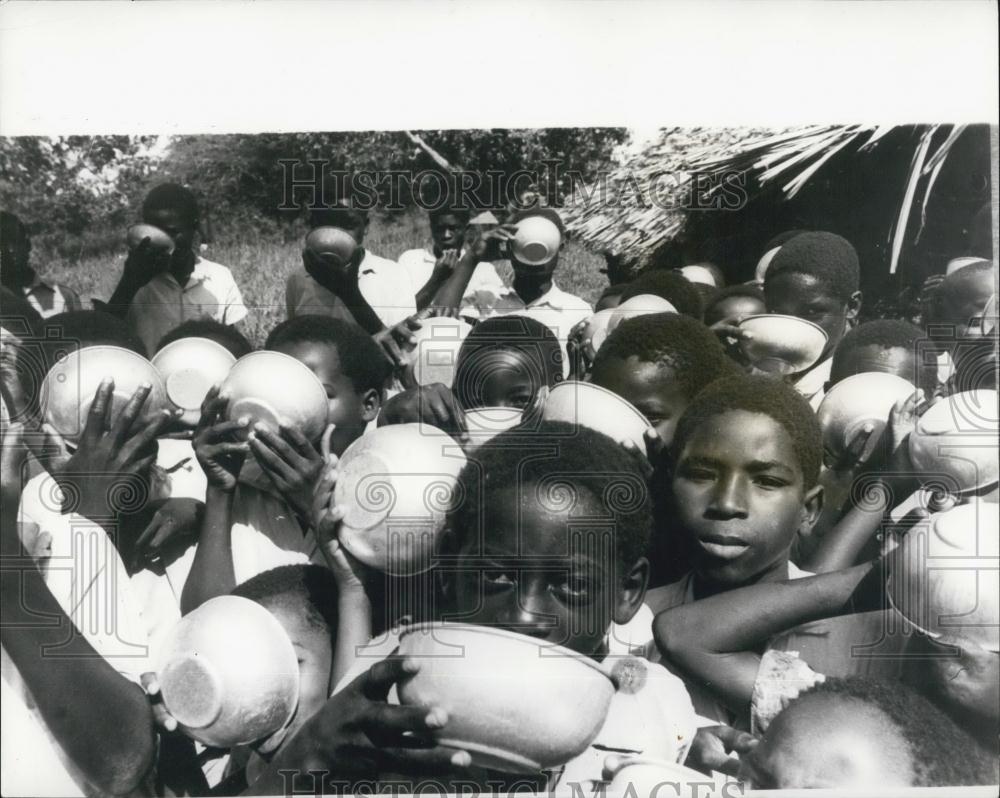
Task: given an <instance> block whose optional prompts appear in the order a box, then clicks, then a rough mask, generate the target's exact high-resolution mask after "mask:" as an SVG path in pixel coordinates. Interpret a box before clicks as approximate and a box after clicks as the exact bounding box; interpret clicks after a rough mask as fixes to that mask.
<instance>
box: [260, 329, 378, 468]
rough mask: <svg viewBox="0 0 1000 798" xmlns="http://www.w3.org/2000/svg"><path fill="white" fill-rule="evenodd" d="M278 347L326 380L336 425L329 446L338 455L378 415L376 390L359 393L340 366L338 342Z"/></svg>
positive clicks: (331, 419) (330, 412) (331, 418)
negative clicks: (333, 344)
mask: <svg viewBox="0 0 1000 798" xmlns="http://www.w3.org/2000/svg"><path fill="white" fill-rule="evenodd" d="M275 351H276V352H281V353H282V354H285V355H289V356H290V357H294V358H295V359H296V360H298V361H300V362H302V363H304V364H305V365H306V366H308V367H309V369H310V371H312V373H313V374H315V375H316V376H317V377H318V378H319V381H320V382H321V383H323V388H324V389H326V398H327V408H328V410H327V413H328V415H327V421H328V422H329V423H330V424H334V425H336V427H335V429H334V432H333V436H332V437H331V439H330V449H331V451H332V452H333V453H334V454H336V455H337V456H338V457H339V456H340V455H341V454H343V453H344V450H345V449H346V448H347V447H348V446H350V445H351V444H352V443H353V442H354V441H355V440H357V439H358V438H359V437H361V435H362V434H363V433H364V431H365V427H366V426H367V425H368V422H369V421H371V420H372V419H373V418H375V416H376V415H378V408H379V402H378V395H377V393H376V392H375V391H368V392H366V393H364V394H361V393H358V391H357V390H356V389H355V387H354V383H353V382H351V380H350V378H348V377H347V375H346V374H344V373H343V372H342V371H341V370H340V355H339V354H338V352H337V347H335V346H331V345H330V344H324V343H319V342H314V341H301V342H298V343H294V344H285V345H282V346H278V347H275Z"/></svg>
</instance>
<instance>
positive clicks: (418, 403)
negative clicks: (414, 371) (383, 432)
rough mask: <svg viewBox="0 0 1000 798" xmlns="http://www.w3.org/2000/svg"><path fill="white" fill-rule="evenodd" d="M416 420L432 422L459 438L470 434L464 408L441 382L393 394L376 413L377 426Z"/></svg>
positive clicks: (462, 438)
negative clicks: (377, 413) (377, 414)
mask: <svg viewBox="0 0 1000 798" xmlns="http://www.w3.org/2000/svg"><path fill="white" fill-rule="evenodd" d="M416 422H422V423H424V424H431V425H433V426H435V427H437V428H438V429H441V430H444V431H445V432H447V433H448V434H449V435H453V436H454V437H455V438H456V439H458V440H460V441H465V440H467V439H468V437H469V433H468V427H467V426H466V423H465V411H464V410H463V409H462V406H461V405H460V404H459V403H458V399H456V398H455V394H453V393H452V392H451V390H450V389H448V388H447V387H446V386H444V385H442V384H441V383H434V384H433V385H421V386H418V387H416V388H410V389H408V390H405V391H403V392H401V393H398V394H396V395H395V396H393V397H392V398H391V399H389V400H388V401H387V402H386V403H385V404H384V405H383V406H382V412H380V413H379V416H378V425H379V426H380V427H385V426H388V425H389V424H411V423H416Z"/></svg>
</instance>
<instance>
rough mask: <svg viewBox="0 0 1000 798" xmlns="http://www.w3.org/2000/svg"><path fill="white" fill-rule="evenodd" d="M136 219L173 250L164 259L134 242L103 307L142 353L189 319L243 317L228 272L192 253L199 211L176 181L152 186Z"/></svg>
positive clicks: (234, 320) (240, 299) (243, 309)
mask: <svg viewBox="0 0 1000 798" xmlns="http://www.w3.org/2000/svg"><path fill="white" fill-rule="evenodd" d="M142 220H143V221H144V222H145V223H146V224H151V225H154V226H156V227H159V228H160V229H161V230H163V231H164V232H165V233H167V235H169V236H170V237H171V238H172V239H173V241H174V251H173V254H172V255H170V256H169V259H168V260H167V262H164V261H163V259H162V258H160V257H159V256H158V255H157V254H156V253H154V252H152V251H151V250H150V249H149V248H148V246H146V245H145V244H140V245H139V246H138V247H137V248H136V249H135V250H133V251H132V252H131V253H130V254H129V256H128V259H127V260H126V261H125V268H124V270H123V271H122V277H121V280H120V281H119V283H118V286H117V287H116V288H115V291H114V294H112V296H111V299H109V300H108V303H107V310H108V311H110V312H111V313H114V314H115V315H117V316H120V317H121V318H124V319H126V321H128V323H129V324H130V325H131V326H132V329H134V330H135V331H136V333H137V334H138V335H139V337H140V338H141V339H142V342H143V344H144V345H145V347H146V354H147V355H148V354H151V353H152V352H154V351H155V349H156V344H157V343H158V342H159V340H160V339H161V338H162V337H163V336H164V335H166V334H167V333H168V332H170V330H172V329H173V328H174V327H176V326H177V325H178V324H180V323H181V322H184V321H187V320H189V319H204V318H209V319H214V320H215V321H218V322H221V323H223V324H229V325H232V324H238V323H239V322H241V321H243V319H245V318H246V315H247V308H246V306H245V305H244V304H243V297H242V295H241V294H240V289H239V288H238V287H237V285H236V281H235V280H233V274H232V272H230V271H229V269H228V268H226V267H225V266H222V265H221V264H218V263H213V262H212V261H210V260H206V259H205V258H203V257H201V256H200V255H198V254H197V252H196V249H195V237H196V235H197V233H198V231H199V226H200V224H201V210H200V208H199V207H198V201H197V200H196V199H195V196H194V194H192V193H191V191H190V190H189V189H187V188H184V187H183V186H180V185H177V184H176V183H162V184H160V185H158V186H156V188H154V189H153V190H152V191H150V192H149V194H147V195H146V199H145V200H144V201H143V203H142Z"/></svg>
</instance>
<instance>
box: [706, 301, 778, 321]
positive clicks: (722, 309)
mask: <svg viewBox="0 0 1000 798" xmlns="http://www.w3.org/2000/svg"><path fill="white" fill-rule="evenodd" d="M766 310H767V309H766V308H765V307H764V303H763V302H761V301H760V300H759V299H754V298H753V297H752V296H727V297H724V298H723V299H720V300H719V301H717V302H713V303H712V304H711V305H709V306H708V308H706V309H705V324H707V325H708V326H711V325H713V324H716V323H717V322H720V321H722V320H723V319H740V318H746V317H747V316H756V315H757V314H759V313H765V312H766Z"/></svg>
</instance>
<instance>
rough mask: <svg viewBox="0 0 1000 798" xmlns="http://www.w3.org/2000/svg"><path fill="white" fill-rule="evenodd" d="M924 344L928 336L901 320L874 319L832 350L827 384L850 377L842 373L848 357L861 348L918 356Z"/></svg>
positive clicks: (851, 332) (850, 333) (856, 329)
mask: <svg viewBox="0 0 1000 798" xmlns="http://www.w3.org/2000/svg"><path fill="white" fill-rule="evenodd" d="M925 340H927V333H925V332H924V331H923V330H921V329H920V328H919V327H917V326H916V325H915V324H911V323H910V322H908V321H902V320H901V319H876V320H875V321H868V322H865V323H864V324H859V325H858V326H857V327H855V328H854V329H853V330H849V331H848V332H847V334H846V335H845V336H844V337H843V338H841V339H840V343H838V344H837V348H836V349H834V350H833V363H832V364H831V367H830V381H831V382H839V381H840V380H842V379H844V378H845V377H849V376H850V374H848V373H845V371H846V369H847V361H848V358H850V356H851V354H852V353H853V352H854V351H855V350H857V349H860V348H862V347H864V346H877V347H880V348H881V349H906V350H907V351H909V352H913V354H914V357H917V356H918V351H917V350H918V346H919V343H920V342H921V341H925Z"/></svg>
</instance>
